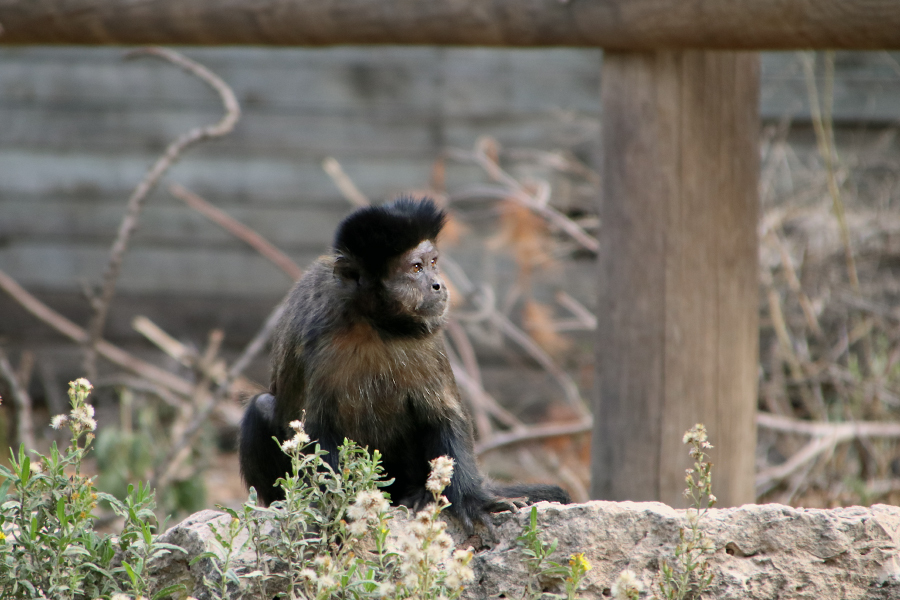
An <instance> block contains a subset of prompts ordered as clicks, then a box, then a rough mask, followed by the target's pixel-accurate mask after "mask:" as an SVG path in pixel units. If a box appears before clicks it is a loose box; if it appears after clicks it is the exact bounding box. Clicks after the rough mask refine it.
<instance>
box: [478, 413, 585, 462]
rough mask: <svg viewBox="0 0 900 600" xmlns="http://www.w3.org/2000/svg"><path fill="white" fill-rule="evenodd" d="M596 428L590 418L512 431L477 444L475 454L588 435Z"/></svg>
mask: <svg viewBox="0 0 900 600" xmlns="http://www.w3.org/2000/svg"><path fill="white" fill-rule="evenodd" d="M593 428H594V421H593V419H592V418H590V417H586V418H584V419H581V420H579V421H575V422H574V423H552V424H549V425H533V426H530V427H527V428H525V429H521V430H517V431H510V432H507V433H498V434H497V435H495V436H494V437H492V438H491V439H489V440H484V441H483V442H480V443H478V444H475V453H476V454H484V453H485V452H489V451H491V450H496V449H497V448H500V447H502V446H509V445H512V444H518V443H521V442H527V441H532V440H539V439H543V438H549V437H560V436H564V435H575V434H578V433H587V432H589V431H591V430H592V429H593Z"/></svg>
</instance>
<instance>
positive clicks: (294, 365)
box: [240, 199, 570, 530]
mask: <svg viewBox="0 0 900 600" xmlns="http://www.w3.org/2000/svg"><path fill="white" fill-rule="evenodd" d="M444 220H445V215H444V213H443V212H442V211H440V210H438V209H437V208H436V207H435V205H434V203H433V202H431V201H430V200H426V201H420V202H416V201H413V200H409V199H400V200H397V201H395V202H393V203H391V204H388V205H385V206H381V207H371V208H364V209H360V210H358V211H356V212H354V213H353V214H351V215H350V216H349V217H347V218H346V219H345V220H344V221H343V222H342V223H341V224H340V226H339V227H338V230H337V233H336V235H335V243H334V252H333V254H331V255H328V256H324V257H322V258H320V259H319V260H318V261H316V263H315V264H314V265H313V266H312V267H311V268H310V269H309V271H308V272H307V273H306V274H305V275H304V276H303V277H302V278H301V279H300V281H299V282H297V285H296V286H295V287H294V290H293V291H292V292H291V295H290V298H289V300H288V306H287V310H286V311H285V314H284V317H282V321H281V323H280V325H279V327H278V329H277V330H276V333H275V336H274V340H273V354H272V365H273V373H272V384H271V388H270V392H271V394H260V395H258V396H256V397H255V398H253V399H252V400H251V401H250V403H249V405H248V406H247V412H246V414H245V416H244V419H243V421H242V423H241V444H240V461H241V473H242V474H243V476H244V479H245V480H246V482H247V484H248V485H252V486H254V487H255V488H256V490H257V493H258V494H259V498H260V499H261V501H262V502H263V503H265V504H269V503H271V502H273V501H275V500H278V499H280V497H281V496H280V493H281V490H280V488H276V487H273V486H274V483H275V480H276V479H277V478H278V477H281V476H283V475H284V473H285V472H287V471H288V470H289V468H290V461H289V460H288V459H287V457H286V456H284V455H283V454H282V452H281V451H280V450H279V449H278V447H277V446H276V444H275V442H274V441H273V440H272V439H271V438H272V437H273V436H274V437H277V438H278V439H280V440H284V439H287V438H288V437H290V436H291V435H292V432H291V431H289V429H288V427H287V424H288V423H289V422H290V421H291V420H294V419H301V418H303V414H304V411H305V418H304V424H305V427H306V431H307V433H308V434H309V435H310V437H311V438H312V439H314V440H317V441H318V443H319V444H320V445H321V446H322V448H323V449H325V450H327V451H328V453H329V454H328V455H327V457H326V460H327V461H328V462H329V463H330V464H331V465H332V467H336V464H335V463H336V460H337V447H338V445H339V444H340V443H341V442H342V441H343V439H344V438H345V437H347V438H350V439H352V440H354V441H355V442H357V443H358V444H360V445H362V446H368V447H369V448H370V449H372V448H377V449H378V450H379V451H381V454H382V461H383V464H384V468H385V472H386V476H387V478H393V479H394V483H393V484H391V485H390V486H389V487H388V488H387V490H386V491H388V492H389V493H390V494H391V499H392V502H393V503H394V504H403V505H406V506H411V507H419V506H421V505H423V504H424V503H425V502H427V501H428V499H429V498H430V494H429V493H428V492H427V491H426V490H425V480H426V478H427V476H428V472H429V465H428V461H429V460H431V459H433V458H435V457H437V456H441V455H446V456H450V457H452V458H453V459H454V460H455V461H456V466H455V469H454V473H453V479H452V481H451V484H450V486H449V487H448V488H447V489H446V490H445V495H446V496H447V498H448V500H449V501H450V502H451V507H450V509H449V510H450V512H451V513H452V514H454V515H455V516H456V517H458V518H459V519H460V520H461V521H462V523H463V525H464V526H465V527H466V528H467V529H469V530H471V528H472V523H473V522H474V521H482V522H485V518H486V515H487V513H489V512H494V511H496V510H503V509H506V508H509V507H510V502H509V501H506V500H505V498H516V499H520V498H522V499H525V500H527V501H528V502H529V503H531V502H537V501H540V500H551V501H559V502H569V501H570V499H569V496H568V494H566V493H565V492H564V491H563V490H562V489H560V488H559V487H556V486H547V485H542V486H541V485H539V486H527V485H518V486H510V487H503V486H497V485H494V484H486V483H485V482H483V481H482V478H481V475H480V474H479V472H478V469H477V467H476V464H475V456H474V452H473V449H472V445H473V439H472V431H471V426H470V421H469V418H468V416H467V415H466V413H465V411H464V409H463V406H462V403H461V402H460V398H459V391H458V390H457V387H456V381H455V380H454V378H453V373H452V371H451V369H450V364H449V362H448V360H447V356H446V352H445V348H444V342H443V338H442V337H441V335H440V328H441V326H442V325H443V324H444V322H445V320H446V309H447V306H448V297H447V290H446V286H445V285H444V283H443V280H442V279H441V276H440V272H439V271H438V269H437V266H436V260H437V251H436V249H434V247H433V245H432V244H426V243H423V242H425V241H426V240H430V241H431V242H433V241H434V240H435V238H436V237H437V235H438V233H439V232H440V230H441V227H442V226H443V224H444ZM410 265H415V266H413V267H412V268H410ZM419 267H422V268H421V269H419ZM416 269H418V271H417V270H416ZM273 396H274V397H273Z"/></svg>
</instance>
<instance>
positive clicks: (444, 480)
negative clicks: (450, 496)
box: [425, 456, 455, 494]
mask: <svg viewBox="0 0 900 600" xmlns="http://www.w3.org/2000/svg"><path fill="white" fill-rule="evenodd" d="M454 462H455V461H454V460H453V459H452V458H450V457H449V456H438V457H437V458H435V459H434V460H432V461H430V462H429V464H430V465H431V473H429V474H428V481H427V482H426V483H425V489H427V490H428V491H429V492H431V493H433V494H440V493H441V492H443V491H444V489H446V487H447V486H448V485H450V479H451V478H452V477H453V464H454Z"/></svg>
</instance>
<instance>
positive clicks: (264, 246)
mask: <svg viewBox="0 0 900 600" xmlns="http://www.w3.org/2000/svg"><path fill="white" fill-rule="evenodd" d="M169 191H170V192H171V193H172V195H173V196H175V197H176V198H179V199H181V200H183V201H184V202H185V203H187V205H188V206H190V207H191V208H193V209H194V210H196V211H197V212H199V213H200V214H202V215H203V216H205V217H206V218H208V219H209V220H210V221H212V222H213V223H215V224H217V225H219V226H220V227H222V228H223V229H225V231H227V232H229V233H231V234H232V235H234V236H235V237H237V238H238V239H240V240H243V241H244V242H246V243H247V244H248V245H249V246H250V247H251V248H253V249H254V250H256V251H257V252H259V253H260V254H261V255H262V256H263V257H264V258H267V259H269V261H271V262H272V263H273V264H274V265H275V266H277V267H278V268H279V269H281V270H282V271H283V272H284V273H285V274H286V275H287V276H288V277H290V278H291V279H293V280H295V281H296V280H298V279H300V277H301V276H302V275H303V269H301V268H300V265H298V264H297V263H296V262H294V261H293V259H291V257H289V256H288V255H287V254H285V253H283V252H282V251H281V250H279V249H278V248H276V247H275V246H274V245H272V244H271V243H270V242H269V241H268V240H266V239H265V238H264V237H262V236H261V235H260V234H258V233H257V232H256V231H254V230H252V229H250V228H249V227H247V226H246V225H244V224H243V223H241V222H240V221H238V220H237V219H235V218H233V217H231V216H229V215H227V214H225V213H224V212H222V211H221V210H219V208H218V207H216V206H215V205H213V204H211V203H209V202H207V201H206V200H205V199H204V198H202V197H200V196H198V195H197V194H195V193H193V192H191V191H190V190H188V189H186V188H184V187H182V186H180V185H178V184H172V185H171V186H170V187H169ZM289 295H290V293H288V296H285V297H284V299H282V301H281V302H280V303H279V304H278V306H276V307H275V308H274V309H272V312H271V313H269V316H268V317H267V318H266V321H265V323H264V324H263V326H262V328H261V329H260V330H259V332H257V334H256V335H255V336H254V337H253V339H252V340H251V341H250V343H249V344H247V347H246V348H244V351H243V352H242V353H241V355H240V356H239V357H238V358H237V360H235V362H234V363H233V364H232V365H231V368H230V369H228V373H227V376H226V381H228V382H231V381H234V380H235V379H236V378H237V377H238V376H239V375H240V374H241V373H243V372H244V369H246V368H247V366H248V365H249V364H250V362H251V361H252V360H253V359H254V358H256V356H257V355H259V353H260V352H262V350H263V348H264V347H265V345H266V342H268V341H269V337H270V336H271V335H272V331H273V330H274V329H275V327H277V325H278V322H279V321H280V320H281V316H282V315H283V314H284V311H285V309H286V307H287V305H286V302H287V299H288V297H289Z"/></svg>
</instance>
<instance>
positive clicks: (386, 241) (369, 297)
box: [334, 197, 449, 333]
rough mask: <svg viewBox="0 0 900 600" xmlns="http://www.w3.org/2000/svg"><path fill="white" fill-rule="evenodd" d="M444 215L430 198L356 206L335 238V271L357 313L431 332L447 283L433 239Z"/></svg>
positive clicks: (440, 315)
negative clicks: (442, 274)
mask: <svg viewBox="0 0 900 600" xmlns="http://www.w3.org/2000/svg"><path fill="white" fill-rule="evenodd" d="M446 218H447V215H446V214H445V213H444V211H442V210H440V209H438V208H437V206H435V204H434V202H433V201H432V200H430V199H423V200H413V199H412V198H402V197H401V198H399V199H397V200H395V201H394V202H391V203H389V204H384V205H381V206H368V207H366V208H361V209H359V210H357V211H355V212H353V213H352V214H350V216H348V217H347V218H346V219H344V220H343V221H342V222H341V224H340V225H339V226H338V229H337V233H335V238H334V251H335V254H336V258H335V266H334V273H335V276H337V277H339V278H340V279H341V281H342V282H343V284H344V286H345V287H346V288H347V289H348V290H349V291H350V293H351V295H352V300H353V306H354V308H355V309H356V310H358V311H359V312H360V313H362V316H364V317H366V318H368V319H371V320H373V321H374V322H376V323H378V324H380V325H382V326H385V327H386V328H387V329H394V330H396V331H397V332H398V333H399V332H415V331H420V332H429V333H430V332H433V331H436V330H437V329H438V328H439V327H440V326H441V325H443V323H444V321H445V320H446V314H447V308H448V306H449V295H448V293H447V286H446V284H445V283H444V280H443V277H441V273H440V269H439V268H438V250H437V247H436V245H435V240H436V239H437V236H438V234H439V233H440V231H441V229H442V228H443V226H444V223H445V221H446Z"/></svg>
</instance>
